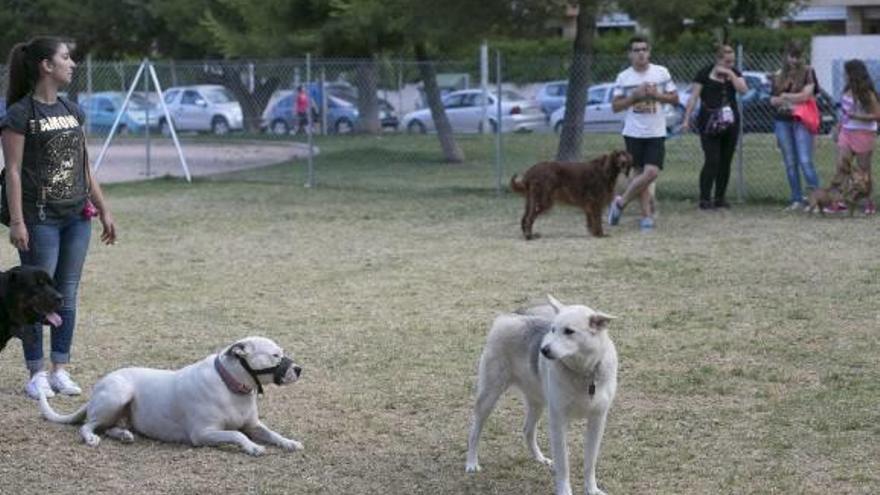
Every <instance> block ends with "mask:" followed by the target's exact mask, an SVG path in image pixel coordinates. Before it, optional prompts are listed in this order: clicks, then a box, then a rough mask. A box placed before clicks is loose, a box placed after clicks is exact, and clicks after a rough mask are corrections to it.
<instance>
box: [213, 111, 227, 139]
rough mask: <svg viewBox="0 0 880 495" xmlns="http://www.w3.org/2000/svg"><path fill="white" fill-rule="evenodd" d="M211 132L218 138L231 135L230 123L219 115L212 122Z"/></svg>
mask: <svg viewBox="0 0 880 495" xmlns="http://www.w3.org/2000/svg"><path fill="white" fill-rule="evenodd" d="M211 132H213V133H214V134H216V135H218V136H223V135H226V134H229V122H226V119H225V118H223V117H220V116H219V115H218V116H217V117H214V119H213V120H211Z"/></svg>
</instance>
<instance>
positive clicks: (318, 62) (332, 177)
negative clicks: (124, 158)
mask: <svg viewBox="0 0 880 495" xmlns="http://www.w3.org/2000/svg"><path fill="white" fill-rule="evenodd" d="M489 52H490V56H489V57H488V60H484V61H482V62H481V59H480V57H474V58H473V60H468V61H461V62H456V61H442V62H432V63H430V64H420V63H417V62H415V61H411V60H395V59H387V58H373V59H369V60H339V59H332V60H327V59H312V58H310V57H304V58H294V59H285V60H259V61H257V60H255V61H250V62H242V61H201V62H175V61H170V62H155V63H154V67H155V71H156V74H157V76H158V80H159V83H160V84H161V86H162V89H163V90H164V100H165V103H166V105H167V109H168V112H169V115H170V117H171V121H172V122H173V124H174V126H175V128H176V129H177V130H178V131H179V132H180V133H181V135H182V136H184V139H183V148H184V151H185V152H187V149H188V148H189V149H193V148H197V147H199V146H202V147H208V148H214V149H216V150H220V151H219V152H220V153H222V154H225V155H229V154H230V152H229V151H224V150H228V149H233V148H235V147H237V146H239V147H240V146H251V147H252V149H251V148H249V150H250V151H248V155H249V156H245V157H242V160H248V159H257V161H260V160H259V158H260V155H261V154H265V155H266V159H265V160H263V161H264V162H265V161H267V160H268V161H269V162H271V161H272V160H278V161H282V162H285V163H284V164H282V165H279V166H276V167H270V168H268V169H259V170H256V169H254V170H249V171H247V172H240V173H234V174H226V175H223V176H222V177H229V178H235V179H252V180H270V181H293V182H300V183H307V182H308V183H311V184H313V185H316V186H318V187H322V186H323V187H339V188H351V187H365V188H383V189H388V188H394V189H400V190H413V191H418V190H422V189H425V188H431V187H450V188H478V189H495V188H501V187H504V186H505V183H506V180H507V178H509V177H510V175H511V174H513V173H514V172H517V171H519V170H522V169H524V168H526V167H528V166H529V165H531V164H533V163H535V162H538V161H541V160H547V159H552V158H553V157H554V156H555V155H556V151H557V147H558V144H559V137H558V131H559V129H560V127H561V119H562V118H563V115H564V108H565V95H566V88H567V79H568V76H569V72H570V64H571V60H570V59H558V60H552V59H546V58H545V59H539V60H535V59H515V58H505V57H504V54H503V53H502V54H496V53H495V52H494V51H491V50H490V51H489ZM652 61H653V62H654V63H656V64H660V65H664V66H666V67H667V68H668V69H669V71H670V73H671V74H672V77H673V80H674V82H675V84H676V86H677V90H678V92H679V98H680V104H679V105H676V106H669V107H668V108H667V109H666V115H667V127H668V131H669V136H668V139H667V144H666V164H665V168H664V172H663V174H662V176H661V179H660V181H659V182H658V190H659V194H660V195H661V197H662V196H664V195H668V196H670V197H679V198H696V196H697V189H698V186H697V181H698V177H699V172H700V169H701V167H702V165H703V153H702V149H701V145H700V140H699V136H698V135H697V134H695V133H693V132H692V131H688V130H683V129H682V128H681V120H682V117H683V114H684V108H685V105H686V103H687V100H688V98H691V97H692V96H691V94H690V82H691V81H692V80H693V78H694V76H695V74H696V73H697V72H698V71H699V70H700V69H701V68H702V67H704V66H706V65H709V64H711V63H713V57H712V55H711V53H709V52H708V51H707V53H705V54H674V55H669V54H654V55H653V56H652ZM738 64H739V66H740V67H741V70H742V71H743V74H744V76H745V78H746V82H747V84H748V88H749V89H748V91H747V92H746V93H745V94H743V95H741V96H740V97H739V101H738V104H739V105H740V108H741V109H742V115H743V119H742V131H743V132H742V133H741V136H742V139H741V144H740V147H739V149H738V152H737V154H736V156H735V157H734V163H733V172H732V177H731V183H730V187H729V192H728V197H729V198H730V199H732V200H742V201H748V200H768V199H769V200H778V201H783V200H785V199H787V198H788V190H789V186H788V182H787V181H786V176H785V171H784V167H783V165H782V157H781V155H780V153H779V150H778V147H777V144H776V138H775V136H774V134H773V127H774V123H773V109H772V107H771V105H770V103H769V98H770V80H769V78H768V75H767V74H768V73H769V72H773V71H776V70H778V69H779V68H780V67H781V65H782V58H781V56H780V55H778V54H763V53H749V52H748V51H742V52H741V54H740V56H739V59H738ZM628 65H629V63H628V60H627V59H626V57H625V56H620V57H608V56H602V57H594V58H593V60H592V63H591V65H590V67H589V79H590V81H591V82H590V88H589V90H588V98H587V99H588V103H587V107H586V112H585V117H584V132H585V135H584V155H585V156H587V157H589V156H592V155H597V154H600V153H604V152H606V151H608V150H610V149H613V148H622V147H623V140H622V138H621V137H620V130H621V128H622V124H623V115H624V114H623V113H614V112H613V111H612V109H611V99H612V86H613V84H612V83H613V81H614V80H615V78H616V75H617V74H618V73H619V72H620V71H622V70H624V69H625V68H626V67H628ZM825 65H826V66H830V67H838V69H835V70H838V71H839V66H840V64H834V63H830V64H825ZM139 66H140V64H139V63H130V62H99V61H90V60H89V61H82V62H81V63H80V65H79V68H78V70H77V72H76V75H75V79H74V81H73V83H72V84H71V85H70V86H69V87H68V96H69V98H71V99H73V100H75V101H78V102H80V104H81V105H82V107H83V110H84V111H85V113H86V116H87V122H88V131H89V133H90V134H91V135H92V136H93V137H94V140H95V141H99V140H100V139H101V136H103V135H106V134H107V132H108V131H109V130H110V128H111V126H112V125H113V123H114V122H115V121H116V118H117V117H118V116H119V110H120V108H121V106H122V101H123V99H124V97H125V95H126V92H127V91H128V90H129V89H130V88H131V86H132V84H133V83H135V81H134V80H133V79H134V77H135V75H136V74H137V71H138V68H139ZM431 74H435V75H436V77H435V79H436V82H437V86H438V89H439V92H440V93H441V95H442V97H443V100H442V105H443V106H444V108H445V114H446V117H447V119H448V121H449V125H450V127H451V130H452V137H451V139H449V140H447V141H446V142H445V146H442V145H441V141H442V139H438V138H440V137H442V136H440V135H438V133H437V132H436V126H435V123H434V118H433V115H432V112H431V110H430V108H429V107H428V101H429V100H428V98H427V96H428V95H427V94H426V92H425V85H424V84H423V83H422V81H424V79H425V78H426V77H430V75H431ZM819 79H820V81H835V83H834V85H835V87H834V88H831V87H824V86H823V88H822V89H823V92H822V93H821V95H820V97H819V98H818V100H819V107H820V110H821V114H822V126H821V129H820V134H819V135H818V136H816V137H815V140H814V141H815V142H814V162H815V165H816V167H817V169H818V171H819V175H820V177H821V178H822V179H825V180H826V181H827V179H828V178H830V177H831V174H832V172H833V162H834V149H835V148H834V145H833V143H831V142H830V139H829V137H828V132H829V130H830V128H831V126H832V125H833V124H834V122H835V119H836V117H835V109H834V103H833V101H834V100H833V97H832V95H833V94H837V93H839V91H840V88H839V87H837V86H839V84H840V77H839V74H836V73H834V74H820V75H819ZM4 81H5V78H4ZM499 81H500V82H499ZM484 82H485V83H487V86H486V87H485V89H484V85H483V83H484ZM298 88H302V90H303V92H305V93H306V95H307V97H308V102H309V106H310V111H309V112H306V113H305V114H302V115H301V114H298V113H297V101H296V100H297V89H298ZM499 88H501V90H500V91H499ZM499 94H500V98H498V99H496V95H499ZM370 95H376V98H370V97H368V96H370ZM158 103H159V101H158V96H157V94H156V93H155V88H154V85H153V84H152V82H151V81H147V78H142V79H141V80H139V81H137V85H136V87H135V92H134V94H133V96H132V102H131V104H129V106H128V109H127V111H126V112H125V113H124V114H122V116H121V117H119V123H118V125H119V131H120V133H121V134H122V135H125V136H127V137H126V138H125V139H124V142H125V143H126V146H137V145H138V143H140V140H141V139H143V138H141V136H148V135H152V141H151V142H152V146H155V147H157V148H156V149H158V147H160V146H162V143H163V142H164V143H166V145H167V143H169V142H170V141H169V140H167V139H164V140H163V139H162V135H163V134H165V135H167V134H168V132H169V131H168V118H167V117H166V115H165V113H164V110H163V108H162V106H161V105H159V104H158ZM301 117H304V119H302V121H301ZM450 141H451V144H450ZM255 142H256V143H258V146H256V147H255V148H254V143H255ZM132 143H134V144H132ZM221 144H222V146H221ZM114 146H117V145H116V144H114V145H113V146H111V151H112V148H113V147H114ZM279 147H283V148H284V149H285V150H286V151H284V152H281V153H276V154H273V153H272V152H270V150H277V148H279ZM261 150H262V151H261ZM285 153H286V154H285ZM233 154H234V153H233ZM276 155H277V156H276ZM171 156H172V157H173V155H171ZM453 157H454V158H458V159H462V160H460V161H461V162H462V163H463V165H455V166H446V164H445V162H446V161H447V159H449V158H453ZM289 158H295V160H294V161H293V165H291V163H290V162H289V161H288V159H289ZM142 163H143V160H140V161H139V160H138V159H137V158H132V160H131V163H127V164H123V165H118V166H142ZM114 166H117V165H114ZM192 168H196V167H192ZM202 172H203V171H200V170H198V169H197V168H196V169H195V170H194V174H195V175H201V174H202ZM208 172H210V170H205V171H204V173H208Z"/></svg>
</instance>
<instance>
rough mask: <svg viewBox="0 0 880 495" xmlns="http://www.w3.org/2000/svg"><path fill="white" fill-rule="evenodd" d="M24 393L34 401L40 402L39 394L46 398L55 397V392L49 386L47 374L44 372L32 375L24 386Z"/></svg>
mask: <svg viewBox="0 0 880 495" xmlns="http://www.w3.org/2000/svg"><path fill="white" fill-rule="evenodd" d="M24 391H25V393H27V394H28V397H30V398H31V399H34V400H40V393H41V392H42V394H43V395H45V396H46V397H55V392H53V391H52V387H50V386H49V374H48V373H47V372H45V371H39V372H37V373H34V375H33V376H32V377H31V379H30V380H28V382H27V385H25V386H24Z"/></svg>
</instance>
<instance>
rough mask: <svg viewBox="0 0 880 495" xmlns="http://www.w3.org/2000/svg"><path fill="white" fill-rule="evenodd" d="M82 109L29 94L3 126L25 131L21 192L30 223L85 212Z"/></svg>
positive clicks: (26, 219)
mask: <svg viewBox="0 0 880 495" xmlns="http://www.w3.org/2000/svg"><path fill="white" fill-rule="evenodd" d="M83 120H84V115H83V113H82V111H81V110H80V109H79V107H78V106H77V105H76V104H74V103H72V102H70V101H68V100H63V101H62V100H61V98H60V97H59V99H58V100H57V101H56V102H55V103H53V104H51V105H47V104H44V103H40V102H39V101H37V100H35V99H33V98H31V97H30V96H25V97H24V98H22V99H21V100H19V101H17V102H15V104H13V105H12V106H10V107H9V108H8V109H7V111H6V117H5V118H4V119H3V122H2V124H0V128H2V129H3V130H4V131H8V130H12V131H15V132H18V133H20V134H24V155H23V156H22V161H21V195H22V209H23V210H24V219H25V222H27V223H37V222H40V221H42V220H41V219H40V218H39V210H40V204H44V207H43V211H44V212H45V218H46V220H60V219H65V218H69V217H70V216H71V215H78V214H80V212H82V209H83V206H84V204H85V200H86V195H87V193H88V184H87V180H88V178H87V176H86V173H85V168H84V167H85V164H84V158H85V157H84V150H83V145H84V141H83V140H84V135H83V132H82V125H81V122H83Z"/></svg>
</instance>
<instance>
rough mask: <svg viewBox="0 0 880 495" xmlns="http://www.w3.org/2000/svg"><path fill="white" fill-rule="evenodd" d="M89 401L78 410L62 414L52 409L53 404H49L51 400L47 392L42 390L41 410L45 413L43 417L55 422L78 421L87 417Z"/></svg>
mask: <svg viewBox="0 0 880 495" xmlns="http://www.w3.org/2000/svg"><path fill="white" fill-rule="evenodd" d="M88 405H89V404H88V403H85V404H83V405H82V407H80V408H79V409H77V410H76V412H73V413H70V414H67V415H61V414H58V413H57V412H55V411H54V410H53V409H52V406H50V405H49V400H48V399H46V394H44V393H42V392H40V412H41V413H43V417H44V418H46V419H47V420H49V421H51V422H53V423H65V424H71V423H78V422H80V421H82V420H83V419H84V418H85V417H86V408H87V407H88Z"/></svg>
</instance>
